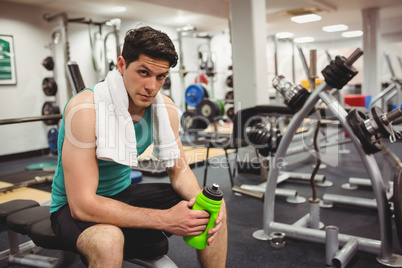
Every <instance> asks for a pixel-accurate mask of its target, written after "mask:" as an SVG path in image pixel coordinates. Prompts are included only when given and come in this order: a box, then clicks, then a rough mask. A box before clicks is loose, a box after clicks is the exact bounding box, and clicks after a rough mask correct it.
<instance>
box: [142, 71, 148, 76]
mask: <svg viewBox="0 0 402 268" xmlns="http://www.w3.org/2000/svg"><path fill="white" fill-rule="evenodd" d="M140 74H142V75H147V74H148V72H147V71H145V70H140Z"/></svg>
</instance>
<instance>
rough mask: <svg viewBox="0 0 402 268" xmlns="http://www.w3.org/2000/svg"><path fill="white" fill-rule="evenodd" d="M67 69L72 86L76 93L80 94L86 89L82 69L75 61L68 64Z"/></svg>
mask: <svg viewBox="0 0 402 268" xmlns="http://www.w3.org/2000/svg"><path fill="white" fill-rule="evenodd" d="M66 67H67V75H68V78H69V80H70V84H71V85H72V87H73V88H74V90H75V92H76V93H78V92H80V91H81V90H83V89H84V88H85V83H84V80H83V79H82V76H81V71H80V67H79V66H78V64H77V63H76V62H75V61H69V62H67V64H66Z"/></svg>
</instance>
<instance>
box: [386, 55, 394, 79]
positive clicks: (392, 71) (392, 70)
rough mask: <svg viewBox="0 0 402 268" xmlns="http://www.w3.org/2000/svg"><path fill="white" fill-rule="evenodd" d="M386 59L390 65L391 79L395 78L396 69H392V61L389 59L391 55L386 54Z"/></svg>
mask: <svg viewBox="0 0 402 268" xmlns="http://www.w3.org/2000/svg"><path fill="white" fill-rule="evenodd" d="M384 57H385V61H386V62H387V64H388V68H389V71H390V72H391V77H395V72H394V68H393V67H392V64H391V59H390V58H389V54H388V53H384Z"/></svg>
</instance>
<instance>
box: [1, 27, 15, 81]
mask: <svg viewBox="0 0 402 268" xmlns="http://www.w3.org/2000/svg"><path fill="white" fill-rule="evenodd" d="M15 72H16V71H15V54H14V44H13V37H12V36H10V35H0V85H13V84H16V83H17V79H16V73H15Z"/></svg>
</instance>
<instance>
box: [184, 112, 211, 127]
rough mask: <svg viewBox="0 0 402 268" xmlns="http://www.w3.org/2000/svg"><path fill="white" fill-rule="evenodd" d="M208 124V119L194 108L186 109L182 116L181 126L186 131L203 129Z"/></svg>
mask: <svg viewBox="0 0 402 268" xmlns="http://www.w3.org/2000/svg"><path fill="white" fill-rule="evenodd" d="M208 125H209V122H208V120H206V119H205V118H204V117H202V116H199V115H198V113H197V112H196V111H194V110H187V111H185V112H184V113H183V115H182V117H181V126H182V127H183V129H184V130H185V131H195V132H197V131H201V130H204V129H206V128H207V127H208Z"/></svg>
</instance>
